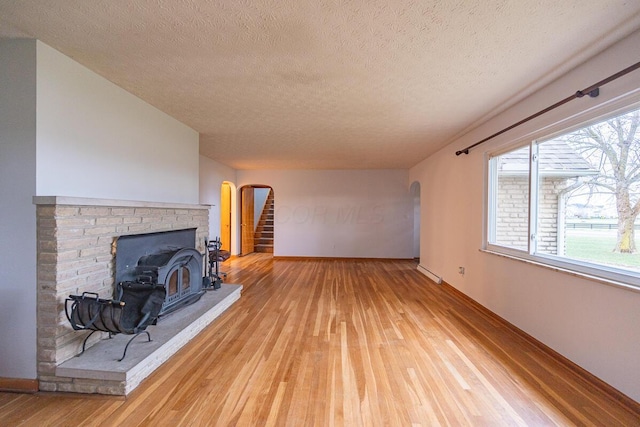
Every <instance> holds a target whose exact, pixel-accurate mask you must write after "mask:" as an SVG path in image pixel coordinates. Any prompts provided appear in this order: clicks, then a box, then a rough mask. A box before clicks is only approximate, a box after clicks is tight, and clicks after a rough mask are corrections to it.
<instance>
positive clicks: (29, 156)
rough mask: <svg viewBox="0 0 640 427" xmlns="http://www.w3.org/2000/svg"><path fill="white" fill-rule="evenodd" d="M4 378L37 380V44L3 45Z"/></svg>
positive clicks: (0, 313) (0, 230)
mask: <svg viewBox="0 0 640 427" xmlns="http://www.w3.org/2000/svg"><path fill="white" fill-rule="evenodd" d="M0 129H1V131H0V203H1V204H0V206H1V207H2V208H1V209H0V236H1V240H0V241H1V243H2V244H0V271H1V272H2V274H1V275H0V296H1V297H0V325H1V327H0V377H5V378H26V379H35V378H36V285H35V283H36V257H35V254H36V215H35V211H36V208H35V206H34V205H33V203H32V201H31V198H32V196H33V195H34V194H35V190H36V42H35V41H34V40H4V41H0Z"/></svg>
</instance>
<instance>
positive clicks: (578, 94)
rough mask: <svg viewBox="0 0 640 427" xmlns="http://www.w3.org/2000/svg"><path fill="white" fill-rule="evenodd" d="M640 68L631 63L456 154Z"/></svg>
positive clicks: (591, 92) (594, 95) (592, 94)
mask: <svg viewBox="0 0 640 427" xmlns="http://www.w3.org/2000/svg"><path fill="white" fill-rule="evenodd" d="M638 68H640V62H636V63H635V64H633V65H631V66H630V67H627V68H625V69H624V70H622V71H618V72H617V73H615V74H613V75H611V76H609V77H607V78H606V79H604V80H600V81H599V82H598V83H595V84H592V85H591V86H589V87H588V88H586V89H582V90H579V91H577V92H576V93H574V94H573V95H571V96H568V97H566V98H565V99H563V100H562V101H558V102H556V103H555V104H553V105H551V106H549V107H547V108H545V109H544V110H540V111H538V112H537V113H535V114H532V115H530V116H529V117H527V118H525V119H522V120H520V121H519V122H517V123H514V124H512V125H511V126H508V127H506V128H504V129H502V130H501V131H499V132H496V133H494V134H493V135H491V136H488V137H486V138H485V139H483V140H482V141H478V142H476V143H475V144H473V145H470V146H468V147H467V148H463V149H462V150H460V151H456V156H459V155H460V154H469V150H471V149H472V148H474V147H477V146H478V145H480V144H483V143H485V142H487V141H488V140H490V139H492V138H495V137H496V136H498V135H502V134H503V133H505V132H507V131H510V130H511V129H513V128H515V127H518V126H520V125H521V124H523V123H526V122H528V121H529V120H533V119H535V118H536V117H538V116H541V115H543V114H544V113H548V112H549V111H551V110H554V109H556V108H558V107H559V106H561V105H563V104H566V103H567V102H569V101H572V100H574V99H576V98H582V97H583V96H585V95H589V96H590V97H592V98H595V97H596V96H598V95H599V94H600V86H604V85H606V84H607V83H609V82H612V81H614V80H615V79H617V78H619V77H622V76H624V75H625V74H628V73H630V72H632V71H633V70H637V69H638Z"/></svg>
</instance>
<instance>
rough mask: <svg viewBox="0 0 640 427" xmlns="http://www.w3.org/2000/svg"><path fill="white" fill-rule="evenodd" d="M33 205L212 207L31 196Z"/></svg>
mask: <svg viewBox="0 0 640 427" xmlns="http://www.w3.org/2000/svg"><path fill="white" fill-rule="evenodd" d="M33 204H34V205H60V206H117V207H133V208H164V209H209V208H210V207H211V206H214V205H192V204H186V203H163V202H144V201H137V200H115V199H93V198H88V197H68V196H33Z"/></svg>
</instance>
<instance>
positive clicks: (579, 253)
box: [565, 229, 640, 272]
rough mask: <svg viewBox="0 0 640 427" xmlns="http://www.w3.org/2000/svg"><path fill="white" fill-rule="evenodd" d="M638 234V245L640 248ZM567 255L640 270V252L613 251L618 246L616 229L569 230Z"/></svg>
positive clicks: (567, 234)
mask: <svg viewBox="0 0 640 427" xmlns="http://www.w3.org/2000/svg"><path fill="white" fill-rule="evenodd" d="M637 239H638V236H636V245H637V246H638V247H639V248H640V245H638V243H640V242H638V241H637ZM565 244H566V246H565V255H566V256H567V257H568V258H573V259H576V260H581V261H590V262H595V263H598V264H604V265H610V266H613V267H622V268H626V269H629V270H633V271H637V272H640V253H638V252H636V253H634V254H620V253H615V252H613V248H614V247H615V246H616V230H571V229H569V230H567V231H566V235H565Z"/></svg>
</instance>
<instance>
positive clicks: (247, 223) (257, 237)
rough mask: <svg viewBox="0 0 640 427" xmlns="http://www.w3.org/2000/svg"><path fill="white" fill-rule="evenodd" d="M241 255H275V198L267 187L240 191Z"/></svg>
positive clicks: (248, 186)
mask: <svg viewBox="0 0 640 427" xmlns="http://www.w3.org/2000/svg"><path fill="white" fill-rule="evenodd" d="M240 218H241V219H240V221H241V222H240V228H241V230H240V235H241V237H240V255H241V256H242V255H248V254H250V253H252V252H265V253H273V241H274V231H275V230H274V221H273V219H274V197H273V189H272V188H271V187H268V186H265V185H246V186H244V187H242V188H241V189H240Z"/></svg>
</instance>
